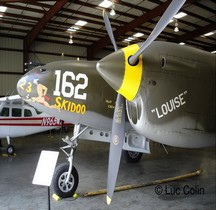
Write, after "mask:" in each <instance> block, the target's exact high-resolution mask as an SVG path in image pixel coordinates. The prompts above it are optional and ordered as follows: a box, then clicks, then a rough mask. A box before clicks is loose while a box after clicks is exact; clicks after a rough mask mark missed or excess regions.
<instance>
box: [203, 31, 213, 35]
mask: <svg viewBox="0 0 216 210" xmlns="http://www.w3.org/2000/svg"><path fill="white" fill-rule="evenodd" d="M213 34H214V32H209V33H206V34H204V36H211V35H213Z"/></svg>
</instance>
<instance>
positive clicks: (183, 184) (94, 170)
mask: <svg viewBox="0 0 216 210" xmlns="http://www.w3.org/2000/svg"><path fill="white" fill-rule="evenodd" d="M59 139H60V135H59V133H58V132H57V131H55V132H53V133H52V137H50V135H49V133H43V134H37V135H33V136H28V137H24V138H19V139H14V141H13V144H14V145H15V147H16V150H17V154H16V156H15V157H5V156H3V155H2V154H3V153H4V148H1V149H0V209H1V210H45V209H48V205H47V187H43V186H36V185H33V184H32V180H33V176H34V172H35V169H36V166H37V162H38V159H39V156H40V152H41V150H56V151H58V149H59V145H60V141H59ZM3 143H5V142H4V141H3ZM108 150H109V145H108V144H106V143H100V142H92V141H80V143H79V147H78V150H77V152H76V156H75V166H76V168H77V170H78V172H79V179H80V182H79V186H78V189H77V193H78V194H79V195H81V194H83V193H85V192H88V191H94V190H97V189H101V188H105V187H106V177H107V162H108ZM151 151H152V154H151V155H144V156H143V157H142V159H141V161H140V162H139V163H136V164H129V163H126V161H125V160H124V159H122V161H121V166H120V171H119V176H118V181H117V185H118V186H120V185H126V184H135V183H148V182H150V181H153V180H158V179H163V178H167V177H172V176H177V175H181V174H185V173H189V172H192V171H196V170H198V169H199V168H202V169H203V173H202V175H200V176H198V177H194V178H190V179H186V180H181V181H176V182H172V183H167V184H162V185H161V188H160V189H162V190H163V192H162V193H161V194H160V195H157V193H156V192H155V190H157V189H158V186H157V187H156V186H149V187H145V188H139V189H134V190H129V191H123V192H118V193H114V198H113V200H112V203H111V205H110V206H107V205H106V203H105V195H100V196H95V197H81V196H79V197H78V198H77V199H73V198H67V199H63V200H61V201H55V200H54V199H52V198H51V209H53V210H59V209H67V210H70V209H71V210H73V209H74V210H84V209H85V210H105V209H106V210H107V209H108V210H109V209H114V210H123V209H124V210H125V209H136V210H143V209H147V210H154V209H170V210H171V209H205V210H206V209H209V210H212V209H216V202H215V197H216V191H215V186H216V185H215V184H216V183H215V175H216V171H215V148H207V149H196V150H192V149H176V148H170V147H169V148H168V151H169V155H166V153H165V152H164V150H163V149H162V148H161V147H159V146H153V147H152V148H151ZM64 161H65V155H64V154H63V153H62V152H61V153H60V156H59V159H58V163H61V162H64ZM189 189H190V190H191V191H190V192H189V191H188V190H189ZM52 193H53V189H52V187H51V195H52Z"/></svg>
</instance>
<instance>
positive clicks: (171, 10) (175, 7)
mask: <svg viewBox="0 0 216 210" xmlns="http://www.w3.org/2000/svg"><path fill="white" fill-rule="evenodd" d="M185 1H186V0H173V1H172V2H171V3H170V5H169V6H168V8H167V9H166V11H165V13H164V14H163V16H162V17H161V19H160V20H159V22H158V23H157V25H156V26H155V28H154V30H153V31H152V33H151V34H150V35H149V37H148V38H147V40H146V41H145V42H144V43H143V45H142V46H141V47H140V49H139V50H138V51H137V52H136V53H135V54H134V55H133V56H131V57H130V59H129V63H130V64H131V65H135V63H136V61H137V59H138V57H139V56H140V55H141V54H142V53H143V51H144V50H145V49H146V48H147V47H148V46H149V45H150V44H151V43H152V42H153V41H154V40H155V39H156V38H157V37H158V35H159V34H160V33H161V32H162V31H163V30H164V28H165V27H166V26H167V25H168V23H169V21H170V20H171V19H172V18H173V16H174V15H175V14H176V13H177V12H178V11H179V9H180V8H181V7H182V5H183V4H184V3H185Z"/></svg>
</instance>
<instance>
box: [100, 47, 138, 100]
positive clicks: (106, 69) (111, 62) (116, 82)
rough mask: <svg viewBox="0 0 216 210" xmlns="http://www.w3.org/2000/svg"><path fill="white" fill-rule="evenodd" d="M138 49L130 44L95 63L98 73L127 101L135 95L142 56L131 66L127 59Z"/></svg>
mask: <svg viewBox="0 0 216 210" xmlns="http://www.w3.org/2000/svg"><path fill="white" fill-rule="evenodd" d="M138 49H139V46H138V45H131V46H129V47H126V48H123V49H122V50H118V51H116V52H114V53H112V54H110V55H108V56H106V57H104V58H103V59H101V60H100V61H99V62H98V63H97V70H98V72H99V73H100V75H101V76H102V77H103V78H104V79H105V80H106V82H107V83H108V84H109V85H110V86H111V87H112V88H113V89H114V90H115V91H117V92H118V93H120V94H121V95H123V96H124V97H125V98H126V99H127V100H129V101H131V100H133V99H134V97H135V96H136V94H137V92H138V89H139V86H140V83H141V78H142V56H140V57H139V60H138V62H137V63H136V64H135V65H133V66H132V65H130V64H129V61H128V59H129V57H130V56H131V55H133V54H134V53H135V52H136V51H137V50H138Z"/></svg>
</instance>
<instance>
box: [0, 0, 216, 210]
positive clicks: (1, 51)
mask: <svg viewBox="0 0 216 210" xmlns="http://www.w3.org/2000/svg"><path fill="white" fill-rule="evenodd" d="M105 2H110V4H109V6H104V5H103V4H101V3H103V1H102V0H60V1H44V0H43V1H36V0H34V1H32V0H1V1H0V23H1V24H0V64H1V65H0V96H8V95H13V94H16V93H17V90H16V84H17V81H18V80H19V78H20V77H21V76H22V75H23V74H25V72H26V71H27V70H29V69H31V68H32V67H33V66H35V65H41V64H46V63H49V62H52V61H59V60H78V59H79V60H99V59H100V58H102V57H104V56H105V55H107V54H109V53H111V52H113V51H114V49H113V46H112V44H111V42H110V39H109V37H108V35H107V31H106V28H105V26H104V21H103V18H102V10H103V9H105V10H106V11H107V13H108V14H109V18H110V22H111V25H112V28H113V32H114V36H115V39H116V42H117V45H118V47H119V48H123V47H126V46H128V45H131V44H134V43H137V42H144V41H145V40H146V39H147V37H148V36H149V35H150V34H151V32H152V30H153V29H154V27H155V25H156V24H157V22H158V21H159V19H160V17H161V16H162V14H163V12H164V11H165V10H166V8H167V6H168V5H169V3H170V2H171V0H167V1H166V0H132V1H129V0H113V1H108V0H107V1H106V0H105ZM156 40H158V41H166V42H174V43H178V44H180V45H182V47H184V46H191V47H195V48H198V49H201V50H205V51H208V52H210V53H216V49H215V46H216V2H215V1H214V0H186V3H185V4H184V6H183V7H182V8H181V9H180V11H179V13H178V15H177V16H176V17H175V18H174V19H173V20H172V21H171V22H170V23H169V24H168V26H167V27H166V28H165V29H164V30H163V32H162V33H161V34H160V35H159V36H158V38H157V39H156ZM30 63H32V64H31V65H29V64H30ZM26 64H27V65H26ZM61 135H62V134H61V133H59V131H53V132H52V133H47V132H46V133H43V134H37V135H33V136H29V137H25V138H18V139H17V140H16V141H15V145H16V148H17V150H18V152H17V156H15V157H4V156H3V155H2V153H3V151H2V149H1V148H0V154H1V156H0V189H1V191H0V209H2V210H13V209H17V210H18V209H20V210H21V209H26V210H27V209H28V210H30V209H32V210H35V209H47V189H46V188H44V187H38V186H33V185H32V183H31V182H32V178H33V175H34V170H35V168H36V164H37V161H38V158H39V154H40V151H41V150H42V149H51V150H58V149H59V145H60V144H61V141H60V140H59V139H61V138H62V136H61ZM64 135H66V134H65V133H64ZM108 150H109V148H108V145H107V144H106V145H105V146H104V143H99V142H88V141H82V142H81V143H80V146H79V147H78V151H77V156H76V164H77V165H78V169H79V173H80V186H79V188H78V194H82V193H84V192H86V191H91V190H95V189H98V188H104V187H106V176H107V161H108ZM151 152H152V154H151V155H150V156H148V155H147V156H143V157H142V159H141V161H140V162H139V163H135V164H130V165H128V163H126V162H124V161H122V164H121V168H120V171H121V172H120V174H119V178H118V185H125V184H131V183H137V182H141V183H143V182H144V183H148V182H150V181H152V180H157V179H161V178H166V177H167V175H168V177H170V176H176V175H179V174H184V173H187V172H191V171H194V170H196V169H199V168H202V169H203V171H204V172H203V174H202V175H201V177H196V178H193V179H184V180H182V181H180V182H174V183H171V184H167V185H166V186H163V188H162V189H163V190H166V189H167V190H172V189H182V188H183V187H185V186H188V188H187V189H191V190H193V193H188V194H189V195H188V194H187V195H185V194H180V195H178V193H177V192H172V191H167V194H164V193H162V194H161V195H158V194H157V193H156V192H155V190H156V188H155V187H148V188H141V189H137V190H131V191H126V192H121V193H119V194H117V193H116V195H115V196H116V197H115V196H114V197H115V198H114V200H113V204H111V206H106V204H105V197H103V196H98V197H92V198H81V196H80V197H79V198H78V199H75V200H74V199H72V198H69V199H66V200H61V201H59V202H56V201H54V200H53V199H52V200H51V208H52V209H60V208H65V209H118V210H120V209H140V210H141V209H158V208H159V207H160V208H159V209H168V208H169V209H215V208H216V203H215V196H216V191H215V185H216V183H215V171H216V168H215V148H210V149H209V148H207V149H198V150H187V149H176V148H168V152H169V155H167V154H166V153H165V152H164V149H163V147H161V146H160V145H159V146H158V145H152V150H151ZM64 160H65V156H64V155H63V154H61V155H60V158H59V161H64ZM202 189H204V192H203V191H200V190H202ZM51 192H52V189H51ZM187 192H188V191H187ZM172 193H173V194H172ZM144 207H145V208H144Z"/></svg>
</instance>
